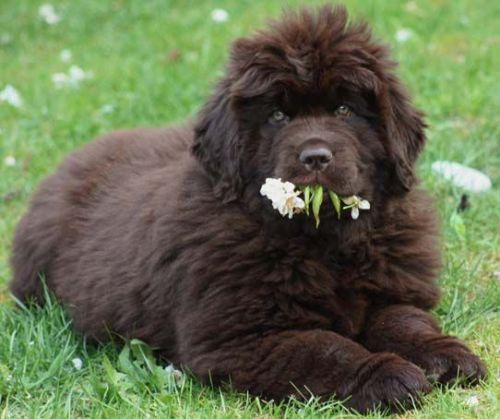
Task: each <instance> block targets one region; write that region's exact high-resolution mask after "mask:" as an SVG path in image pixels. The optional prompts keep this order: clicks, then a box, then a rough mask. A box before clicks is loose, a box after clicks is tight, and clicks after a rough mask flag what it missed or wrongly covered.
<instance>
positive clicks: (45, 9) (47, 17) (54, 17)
mask: <svg viewBox="0 0 500 419" xmlns="http://www.w3.org/2000/svg"><path fill="white" fill-rule="evenodd" d="M38 15H39V16H40V17H41V18H42V19H43V20H44V21H45V23H47V24H48V25H55V24H56V23H59V21H60V20H61V18H60V17H59V15H58V14H57V13H56V11H55V10H54V6H52V5H51V4H42V5H41V6H40V8H39V9H38Z"/></svg>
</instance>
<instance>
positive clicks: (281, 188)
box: [260, 178, 305, 218]
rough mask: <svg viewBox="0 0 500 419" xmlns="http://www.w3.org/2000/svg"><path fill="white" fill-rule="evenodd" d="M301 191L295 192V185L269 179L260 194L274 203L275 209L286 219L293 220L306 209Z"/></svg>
mask: <svg viewBox="0 0 500 419" xmlns="http://www.w3.org/2000/svg"><path fill="white" fill-rule="evenodd" d="M300 193H301V192H300V191H295V185H294V184H293V183H290V182H282V181H281V179H274V178H267V179H266V182H265V183H264V184H263V185H262V187H261V188H260V194H261V195H262V196H266V197H267V198H269V199H270V200H271V202H272V205H273V208H274V209H275V210H278V212H279V213H280V214H281V215H282V216H283V217H284V216H286V215H288V218H292V217H293V214H297V213H299V212H302V210H303V209H304V208H305V203H304V201H303V200H302V199H301V198H299V195H300Z"/></svg>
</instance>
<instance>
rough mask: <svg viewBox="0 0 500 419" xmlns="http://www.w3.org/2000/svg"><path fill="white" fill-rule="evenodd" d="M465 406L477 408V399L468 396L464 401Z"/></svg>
mask: <svg viewBox="0 0 500 419" xmlns="http://www.w3.org/2000/svg"><path fill="white" fill-rule="evenodd" d="M465 405H466V406H467V407H477V406H479V399H478V397H477V396H470V397H467V398H466V399H465Z"/></svg>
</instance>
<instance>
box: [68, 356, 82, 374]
mask: <svg viewBox="0 0 500 419" xmlns="http://www.w3.org/2000/svg"><path fill="white" fill-rule="evenodd" d="M71 362H72V363H73V367H75V370H78V371H79V370H81V369H82V367H83V361H82V360H81V358H73V359H72V360H71Z"/></svg>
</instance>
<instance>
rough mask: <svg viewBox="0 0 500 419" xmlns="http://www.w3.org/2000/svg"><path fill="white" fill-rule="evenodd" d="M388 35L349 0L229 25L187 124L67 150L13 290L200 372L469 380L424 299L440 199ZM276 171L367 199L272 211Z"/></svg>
mask: <svg viewBox="0 0 500 419" xmlns="http://www.w3.org/2000/svg"><path fill="white" fill-rule="evenodd" d="M393 68H394V63H393V62H392V61H391V60H390V58H389V56H388V52H387V49H386V47H385V46H383V45H380V44H379V43H377V42H375V41H374V40H373V39H372V37H371V35H370V31H369V30H368V29H367V27H366V25H364V24H353V25H348V24H347V15H346V12H345V10H344V9H342V8H336V9H331V8H328V7H326V8H323V9H321V10H320V11H319V13H314V12H311V11H307V10H305V11H302V12H300V13H297V14H293V13H288V14H286V15H285V16H284V18H283V20H282V21H280V22H275V23H273V24H272V25H271V27H270V28H269V29H268V30H266V31H264V32H260V33H259V34H257V35H255V36H253V37H249V38H244V39H240V40H238V41H236V43H235V44H234V45H233V48H232V54H231V58H230V63H229V68H228V70H227V74H226V76H225V77H224V78H223V79H222V81H221V82H220V83H219V84H218V86H217V88H216V91H215V94H214V95H213V96H212V98H211V99H210V100H209V101H208V103H207V104H206V105H205V107H204V109H203V110H202V112H201V114H200V115H199V118H198V120H197V122H196V125H195V126H194V128H193V127H190V126H188V127H185V128H168V129H145V130H137V131H126V132H117V133H114V134H111V135H109V136H107V137H105V138H103V139H100V140H98V141H96V142H94V143H91V144H89V145H88V146H86V147H84V148H83V149H81V150H80V151H77V152H75V153H74V154H72V155H71V156H69V157H68V158H67V159H66V160H65V162H64V163H63V164H62V166H61V167H60V168H59V169H58V170H57V172H56V173H55V174H54V175H52V176H51V177H49V178H48V179H46V180H45V181H44V182H43V183H42V184H41V186H40V188H39V190H38V192H37V193H36V195H35V197H34V198H33V201H32V203H31V207H30V209H29V211H28V213H27V214H26V215H25V216H24V218H23V219H22V220H21V222H20V224H19V226H18V228H17V231H16V235H15V240H14V248H13V257H12V265H13V270H14V280H13V282H12V284H11V286H12V291H13V293H14V294H15V295H16V296H17V297H19V298H20V299H23V300H25V299H27V298H29V297H34V298H35V299H36V300H37V301H39V302H42V295H43V294H42V287H41V284H40V279H39V276H40V275H41V274H43V275H45V277H46V281H47V284H48V286H49V287H50V289H52V290H53V292H54V293H55V294H56V295H57V297H58V298H59V299H60V300H61V302H62V303H63V304H64V305H65V307H67V309H68V311H69V313H70V315H71V317H72V319H73V320H74V324H75V326H76V328H78V329H79V330H80V331H82V332H83V333H85V334H86V335H87V336H89V337H92V338H94V339H96V340H104V339H107V338H108V337H109V331H112V332H113V333H116V334H118V335H121V336H125V337H129V338H132V337H134V338H139V339H142V340H144V341H146V342H147V343H149V344H150V345H152V346H153V347H154V348H156V349H158V350H159V351H160V352H161V355H162V356H164V357H165V358H167V359H169V360H170V361H172V362H174V363H176V364H177V365H182V366H184V367H185V368H188V369H189V370H191V371H192V372H193V373H194V374H196V375H197V376H198V377H200V378H201V379H202V380H206V381H208V380H209V379H210V380H212V381H213V382H215V383H217V382H220V381H227V380H230V381H231V382H232V384H233V385H234V387H235V388H236V389H238V390H242V391H249V392H251V393H252V394H256V395H262V396H264V397H269V398H274V399H281V398H284V397H286V396H289V395H292V394H298V393H300V392H305V393H306V394H307V393H308V392H311V393H313V394H315V395H318V396H321V397H324V398H326V397H329V396H332V395H335V396H336V397H338V398H340V399H345V398H348V401H347V404H348V405H349V406H351V407H353V408H355V409H358V410H361V411H363V410H366V409H369V408H371V407H373V406H375V405H377V404H382V405H394V404H396V403H404V402H406V401H408V400H409V399H411V398H413V397H415V396H417V395H418V394H419V393H421V392H425V391H428V390H429V389H430V384H429V381H428V378H432V379H433V380H436V381H439V382H442V383H446V382H449V381H451V380H455V379H457V378H458V379H460V380H461V381H462V382H476V381H477V380H478V379H481V378H482V377H484V375H485V368H484V366H483V364H482V363H481V361H480V360H479V359H478V358H477V357H476V356H475V355H473V354H472V353H471V352H470V351H469V350H468V349H467V347H466V346H465V345H464V344H463V343H462V342H460V341H459V340H457V339H456V338H454V337H451V336H444V335H443V334H442V333H441V331H440V329H439V327H438V325H437V324H436V322H435V320H434V319H433V318H432V317H431V316H430V315H429V314H428V310H429V309H431V308H432V307H434V306H435V305H436V304H437V302H438V299H439V290H438V287H437V285H436V277H437V275H438V270H439V265H440V254H439V243H438V230H437V227H436V216H435V214H434V212H433V211H432V210H431V209H430V208H431V207H432V205H431V203H430V202H429V199H428V198H427V197H426V195H425V194H424V193H423V192H421V191H419V190H417V189H416V188H415V183H416V179H415V173H414V165H415V160H416V159H417V156H418V154H419V152H420V151H421V150H422V148H423V146H424V142H425V134H424V131H423V130H424V127H425V124H424V122H423V120H422V114H421V113H420V112H419V111H417V110H415V109H414V108H413V106H412V105H411V104H410V103H409V101H408V97H407V94H406V93H405V90H404V89H403V87H402V86H401V84H400V83H399V81H398V79H397V78H396V76H395V74H394V72H393ZM268 177H275V178H277V177H280V178H282V179H284V180H291V181H293V182H296V183H299V184H316V183H320V184H322V185H323V186H325V187H327V188H329V189H331V190H334V191H336V192H337V193H338V194H339V195H341V196H345V195H354V194H355V195H358V196H361V197H363V198H365V199H367V200H368V201H370V203H371V210H370V211H363V212H362V214H361V215H360V218H359V219H358V220H353V219H351V218H350V216H349V213H348V212H345V213H344V214H343V216H342V218H341V219H340V220H338V219H337V218H336V216H335V214H334V211H333V207H332V206H331V204H324V205H323V207H322V213H321V225H320V227H319V228H318V229H316V228H315V226H314V223H313V221H312V220H311V218H310V217H306V216H305V215H296V216H295V217H294V218H293V219H291V220H290V219H288V218H283V217H281V216H280V215H279V213H277V212H276V211H274V210H273V209H272V207H271V204H270V201H269V200H267V199H266V198H264V197H262V196H261V195H260V194H259V189H260V187H261V185H262V184H263V183H264V181H265V179H266V178H268Z"/></svg>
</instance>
